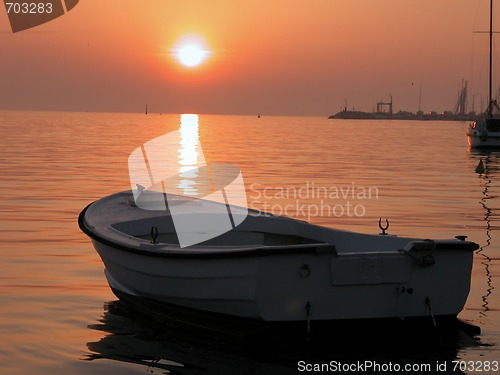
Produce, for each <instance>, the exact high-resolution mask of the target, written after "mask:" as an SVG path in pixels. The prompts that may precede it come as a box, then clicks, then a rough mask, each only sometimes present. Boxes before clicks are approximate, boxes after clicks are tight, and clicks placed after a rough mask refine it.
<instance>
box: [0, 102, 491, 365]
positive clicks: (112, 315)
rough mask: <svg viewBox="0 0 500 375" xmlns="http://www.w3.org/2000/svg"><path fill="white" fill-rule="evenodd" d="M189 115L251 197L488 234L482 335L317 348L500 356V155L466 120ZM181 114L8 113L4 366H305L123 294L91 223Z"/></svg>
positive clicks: (347, 217)
mask: <svg viewBox="0 0 500 375" xmlns="http://www.w3.org/2000/svg"><path fill="white" fill-rule="evenodd" d="M190 118H191V121H192V120H193V118H194V119H195V122H196V124H195V126H196V131H197V134H198V136H199V139H200V141H201V145H202V147H203V151H204V155H205V159H206V160H207V161H209V162H222V161H226V162H231V163H234V164H236V165H238V166H239V167H240V168H241V171H242V173H243V176H244V179H245V186H246V190H247V198H248V203H249V205H250V206H251V207H253V208H260V209H264V210H267V211H271V212H274V213H277V214H280V213H283V214H287V215H289V216H293V217H298V218H301V219H305V220H309V221H311V222H314V223H317V224H321V225H325V226H329V227H336V228H341V229H348V230H354V231H360V232H365V233H378V232H380V229H379V228H378V219H379V218H383V219H386V218H387V219H388V220H389V222H390V227H389V229H388V232H389V233H390V234H396V235H410V236H419V237H423V238H453V237H454V236H455V235H467V236H469V239H470V240H473V241H476V242H477V243H479V244H480V245H481V246H482V247H481V249H480V250H479V251H477V252H476V254H475V258H474V269H473V279H472V287H471V292H470V295H469V299H468V301H467V304H466V307H465V309H464V310H463V312H462V313H461V314H460V318H462V319H464V320H467V321H469V322H472V323H473V324H475V325H478V326H479V327H480V328H481V330H482V333H481V335H480V336H479V337H478V339H476V340H472V339H471V340H467V339H464V338H462V339H460V340H459V341H457V342H454V343H453V345H452V348H451V349H450V347H449V345H448V346H446V347H441V346H438V347H437V348H436V349H435V350H434V351H433V353H432V354H428V353H427V352H426V351H419V350H418V349H415V348H412V349H411V350H407V351H405V350H403V349H402V350H399V351H398V350H396V351H395V349H394V348H400V349H401V348H405V342H404V340H403V342H397V343H394V346H390V345H389V346H388V347H387V349H380V347H379V346H378V345H377V339H376V338H375V339H374V338H370V340H371V341H366V337H363V336H362V335H360V336H359V337H355V340H354V343H353V341H352V340H349V343H350V344H349V345H351V346H349V347H346V348H343V350H338V346H333V347H332V348H330V349H329V348H323V349H326V350H325V351H324V352H323V356H322V357H321V358H319V359H318V360H320V361H322V362H328V361H331V360H339V361H347V362H354V361H358V360H361V361H364V360H369V359H374V358H378V359H379V360H380V362H381V363H389V362H393V363H396V362H398V361H402V362H412V361H413V360H414V361H420V362H425V361H429V362H432V363H434V362H436V360H439V359H442V358H445V359H446V360H447V361H448V368H447V370H448V371H450V366H451V360H453V359H456V360H464V361H482V362H481V363H483V362H484V361H499V360H500V352H499V347H500V313H499V307H500V299H499V296H500V292H499V291H500V286H499V285H498V284H499V282H500V256H499V254H500V231H499V212H500V211H499V209H500V197H499V195H500V153H498V152H476V151H470V150H468V146H467V141H466V138H465V130H466V127H467V124H466V123H462V122H432V121H429V122H418V121H342V120H328V119H325V118H320V117H267V116H263V117H262V118H257V117H256V116H215V115H202V114H201V115H199V116H198V117H194V116H191V117H190ZM180 124H181V116H180V115H160V114H149V115H147V116H146V115H144V114H119V113H65V112H15V111H1V112H0V176H1V177H0V178H1V180H0V181H1V184H0V198H1V200H0V202H1V203H0V240H1V241H0V247H1V251H0V337H1V340H0V372H1V373H5V374H30V373H36V374H55V373H57V374H62V373H68V374H114V373H120V374H144V373H152V374H164V373H173V374H199V373H227V374H238V373H247V374H251V373H258V374H261V373H297V372H298V368H297V362H298V361H300V360H303V359H304V358H303V357H302V355H303V354H302V353H301V352H300V351H295V352H294V351H292V350H290V351H287V349H286V346H281V347H280V350H277V351H276V352H275V351H273V348H272V347H271V346H269V345H268V346H267V348H266V352H265V353H259V352H258V351H257V350H256V349H257V348H258V347H259V344H257V345H256V347H257V348H256V347H253V348H247V349H245V350H236V349H235V347H237V345H236V346H235V345H233V343H232V344H228V343H227V342H225V341H224V339H223V338H220V337H210V336H208V337H207V336H206V335H202V334H200V336H198V335H197V334H196V332H189V333H188V332H183V331H182V329H177V328H176V327H170V328H169V329H168V330H166V331H165V330H160V329H158V327H157V326H154V325H152V324H151V322H150V321H149V319H147V318H145V317H143V316H141V315H138V314H136V313H135V312H134V311H131V310H130V309H129V308H128V307H127V306H125V305H123V304H122V303H121V302H119V301H117V299H116V297H115V296H114V295H113V294H112V293H111V291H110V289H109V288H108V286H107V283H106V280H105V277H104V274H103V265H102V263H101V261H100V259H99V257H98V255H97V253H96V252H95V251H94V249H93V247H92V245H91V243H90V241H89V239H88V238H87V237H86V236H85V235H84V234H83V233H81V232H80V230H79V229H78V225H77V216H78V214H79V212H80V210H81V209H82V208H84V207H85V206H86V205H87V204H88V203H90V202H92V201H94V200H96V199H98V198H100V197H103V196H105V195H108V194H111V193H114V192H117V191H121V190H127V189H129V188H130V183H129V179H128V169H127V168H128V166H127V160H128V156H129V155H130V153H131V152H132V151H133V150H134V149H135V148H137V147H139V146H141V145H142V144H143V143H144V142H147V141H148V140H151V139H153V138H155V137H158V136H160V135H163V134H165V133H167V132H171V131H174V130H178V129H179V128H180ZM480 158H482V159H483V162H484V164H485V167H486V171H485V173H484V174H481V175H480V174H478V173H476V172H475V168H476V165H477V164H478V162H479V160H480ZM332 335H333V333H332ZM338 340H339V341H340V342H342V341H343V340H345V337H339V338H338ZM360 348H363V350H361V349H360ZM384 350H385V351H384ZM484 369H485V367H483V370H484ZM462 370H463V367H462ZM463 372H465V373H473V371H472V370H470V368H469V369H466V370H465V371H463ZM483 373H484V371H483Z"/></svg>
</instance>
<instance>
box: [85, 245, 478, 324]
mask: <svg viewBox="0 0 500 375" xmlns="http://www.w3.org/2000/svg"><path fill="white" fill-rule="evenodd" d="M94 246H95V248H96V249H97V251H98V253H99V255H100V256H101V258H102V260H103V262H104V264H105V266H106V276H107V278H108V282H109V284H110V286H111V287H112V288H113V289H115V290H119V291H120V292H122V293H125V294H128V295H132V296H142V297H145V298H147V299H150V300H152V301H157V302H161V303H166V304H171V305H177V306H182V307H186V308H190V309H196V310H202V311H207V312H212V313H219V314H227V315H231V316H235V317H240V318H248V319H256V320H263V321H267V322H279V321H304V320H344V319H374V318H401V319H404V318H407V317H430V316H431V315H434V316H456V315H457V314H458V313H459V312H460V311H461V310H462V308H463V306H464V304H465V302H466V300H467V296H468V293H469V289H470V273H471V269H472V254H473V253H472V252H471V251H464V250H456V251H454V250H442V251H437V252H435V253H434V254H433V258H434V262H435V263H434V264H432V265H429V266H422V265H421V264H420V263H419V262H416V261H415V260H414V259H412V258H411V257H408V256H405V255H404V254H390V255H381V254H372V255H366V256H362V257H360V256H356V257H340V256H338V255H336V254H331V253H326V252H325V253H318V254H314V253H306V254H286V255H285V254H284V255H279V254H276V255H269V256H248V257H239V258H237V259H234V258H215V259H206V258H199V259H189V258H170V257H155V256H144V255H140V254H136V253H132V252H126V251H123V250H120V249H116V248H113V247H111V246H108V245H105V244H102V243H99V242H98V241H95V240H94ZM395 269H397V272H394V271H395Z"/></svg>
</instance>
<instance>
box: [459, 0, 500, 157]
mask: <svg viewBox="0 0 500 375" xmlns="http://www.w3.org/2000/svg"><path fill="white" fill-rule="evenodd" d="M489 35H490V64H489V65H490V68H489V93H488V99H489V100H488V108H487V109H486V113H485V114H484V117H483V118H481V119H479V120H478V121H474V122H472V123H471V124H470V125H469V129H468V131H467V139H468V142H469V146H470V147H471V148H500V116H499V113H500V108H499V106H498V102H497V100H496V99H493V95H492V65H493V53H492V46H493V0H490V31H489Z"/></svg>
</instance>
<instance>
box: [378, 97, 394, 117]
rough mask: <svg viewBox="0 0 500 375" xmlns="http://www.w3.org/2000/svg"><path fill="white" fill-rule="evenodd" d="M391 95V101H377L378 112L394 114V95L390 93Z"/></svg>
mask: <svg viewBox="0 0 500 375" xmlns="http://www.w3.org/2000/svg"><path fill="white" fill-rule="evenodd" d="M389 97H390V98H391V101H390V102H383V101H380V102H378V103H377V113H389V114H391V115H392V95H391V94H389ZM386 109H387V110H386Z"/></svg>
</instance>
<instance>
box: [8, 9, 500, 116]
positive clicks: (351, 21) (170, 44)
mask: <svg viewBox="0 0 500 375" xmlns="http://www.w3.org/2000/svg"><path fill="white" fill-rule="evenodd" d="M494 6H496V7H497V8H496V10H495V14H499V15H500V2H499V4H498V5H497V4H494ZM0 9H1V10H0V45H1V46H2V47H1V49H2V58H1V59H0V71H1V72H2V73H1V81H0V109H19V110H64V111H111V112H143V111H144V108H145V105H146V104H148V107H149V110H150V112H155V113H160V112H162V113H213V114H257V113H262V114H266V115H315V116H328V115H330V114H332V113H335V112H337V111H339V110H341V108H343V107H344V103H345V100H347V107H348V109H353V108H356V109H357V110H364V111H372V110H373V109H374V107H375V105H376V103H377V102H378V101H381V100H383V101H388V100H389V94H391V95H392V97H393V104H394V110H395V111H399V110H407V111H413V112H415V111H417V110H418V109H419V108H418V107H419V96H420V91H421V109H422V110H423V111H425V112H430V111H437V112H443V111H446V110H453V109H454V106H455V103H456V101H457V98H458V93H459V90H460V88H461V85H462V80H466V81H468V83H469V86H468V87H469V110H470V109H471V108H470V106H471V105H472V100H473V97H474V109H475V110H476V111H479V110H480V109H481V108H483V109H484V108H485V106H486V100H487V84H488V77H487V71H488V37H487V35H486V34H481V33H474V31H485V30H487V28H488V22H489V1H486V0H480V1H477V0H441V1H439V2H435V1H431V0H421V1H418V2H415V1H410V0H377V1H369V2H368V1H361V0H335V1H332V0H315V1H314V2H313V3H312V2H302V1H300V2H293V3H291V2H289V1H284V0H275V1H273V2H271V3H270V2H268V1H263V0H256V1H253V2H235V1H223V0H215V1H212V2H201V1H193V0H191V1H184V2H178V1H160V0H151V1H148V2H144V3H141V2H137V1H134V0H107V1H106V2H102V1H98V0H86V1H80V2H79V3H78V6H76V7H75V8H74V9H73V10H72V11H71V12H68V13H67V14H65V15H64V16H62V17H60V18H57V19H55V20H53V21H51V22H48V23H46V24H43V25H41V26H38V27H36V28H33V29H29V30H26V31H22V32H18V33H12V31H11V28H10V25H9V21H8V18H7V14H6V11H5V8H4V7H1V8H0ZM497 18H500V17H497ZM495 25H496V26H495ZM494 30H497V31H500V21H499V20H498V19H497V20H495V19H494ZM186 37H187V38H198V39H199V40H201V41H202V44H203V48H204V50H203V51H205V52H207V54H206V56H204V59H202V61H200V63H199V65H198V64H196V66H185V65H183V64H182V63H180V62H179V59H178V58H176V57H178V56H175V55H176V53H177V52H176V51H178V50H179V49H180V48H181V47H182V46H180V45H179V43H181V42H180V41H181V40H183V38H186ZM494 56H499V53H498V52H495V53H494ZM205 57H206V59H205ZM499 63H500V59H496V60H495V62H494V66H495V67H496V71H499V69H498V67H499ZM496 77H497V75H495V74H494V79H496ZM493 87H494V91H497V88H498V79H497V80H496V82H495V83H494V86H493ZM481 104H482V106H481Z"/></svg>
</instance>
